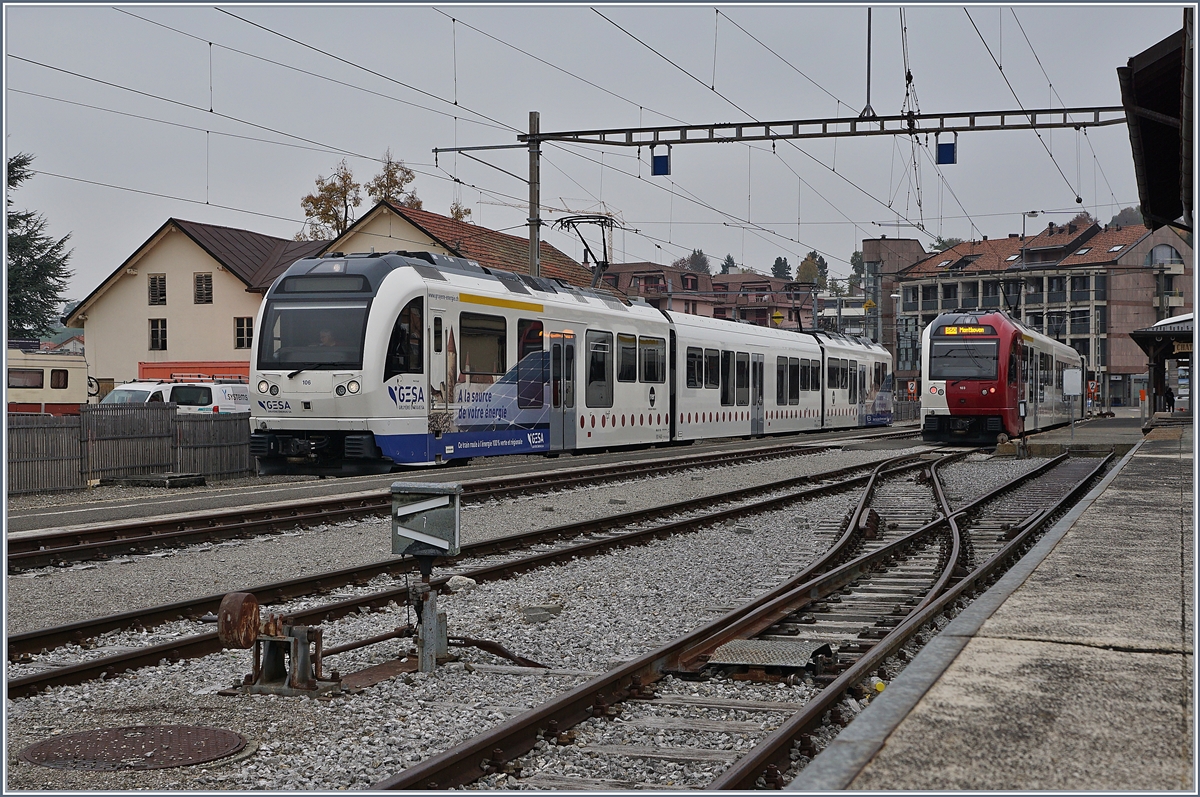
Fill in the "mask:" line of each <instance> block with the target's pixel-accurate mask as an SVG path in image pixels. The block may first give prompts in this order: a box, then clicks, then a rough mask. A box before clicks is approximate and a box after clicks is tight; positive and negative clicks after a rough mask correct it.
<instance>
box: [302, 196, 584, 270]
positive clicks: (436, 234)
mask: <svg viewBox="0 0 1200 797" xmlns="http://www.w3.org/2000/svg"><path fill="white" fill-rule="evenodd" d="M539 243H540V246H539V248H538V253H539V256H540V260H539V263H540V268H541V272H542V276H543V277H546V278H548V279H561V280H563V281H564V282H567V283H570V284H571V285H575V286H577V287H587V286H589V285H591V284H592V272H591V271H590V270H588V269H586V268H584V267H583V266H581V265H580V264H579V263H577V262H575V261H574V260H573V259H572V258H570V257H568V256H567V255H565V254H563V253H562V252H561V251H559V250H558V249H556V248H554V247H553V246H551V245H550V244H548V243H546V242H545V241H540V242H539ZM392 251H401V252H438V253H440V254H443V255H451V256H453V257H465V258H467V259H469V260H474V261H476V262H477V263H479V265H481V266H483V267H484V268H495V269H500V270H503V271H512V272H516V273H518V274H528V273H529V239H528V238H522V237H520V236H517V235H509V234H508V233H504V232H497V231H495V230H489V229H487V228H486V227H480V226H478V225H476V224H470V223H469V222H465V221H456V220H455V219H452V218H450V217H449V216H443V215H441V214H440V213H431V212H430V211H428V210H414V209H413V208H407V207H404V206H403V205H400V204H398V203H394V202H387V201H384V202H380V203H378V204H377V205H375V207H373V208H371V209H370V210H368V211H367V212H366V213H364V214H363V216H362V217H361V218H359V219H358V221H356V222H354V224H352V225H351V226H350V227H349V229H347V230H346V231H345V232H344V233H342V234H341V235H340V236H338V237H337V239H336V240H334V241H331V242H329V244H328V245H327V246H326V247H325V248H324V249H323V250H322V253H324V252H343V253H350V252H392Z"/></svg>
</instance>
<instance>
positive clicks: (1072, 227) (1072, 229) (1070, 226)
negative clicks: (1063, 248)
mask: <svg viewBox="0 0 1200 797" xmlns="http://www.w3.org/2000/svg"><path fill="white" fill-rule="evenodd" d="M1077 229H1078V228H1077V227H1076V226H1075V225H1074V224H1068V225H1067V232H1068V233H1071V234H1073V233H1074V232H1075V230H1077Z"/></svg>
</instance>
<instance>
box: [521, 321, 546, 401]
mask: <svg viewBox="0 0 1200 797" xmlns="http://www.w3.org/2000/svg"><path fill="white" fill-rule="evenodd" d="M517 356H518V357H520V359H519V360H517V407H518V408H520V409H537V408H539V407H541V406H542V404H543V403H544V401H545V398H544V394H545V388H543V385H545V384H546V376H547V374H546V370H547V369H546V357H547V354H546V352H545V351H543V350H542V322H541V321H532V320H529V319H526V318H522V319H519V320H518V321H517Z"/></svg>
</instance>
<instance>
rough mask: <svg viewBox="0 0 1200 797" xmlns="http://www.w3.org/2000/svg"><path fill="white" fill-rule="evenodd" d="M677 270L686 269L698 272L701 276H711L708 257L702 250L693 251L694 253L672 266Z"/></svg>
mask: <svg viewBox="0 0 1200 797" xmlns="http://www.w3.org/2000/svg"><path fill="white" fill-rule="evenodd" d="M671 265H672V266H674V267H675V268H686V269H688V270H689V271H696V272H699V273H700V274H711V273H712V272H711V271H710V267H709V263H708V255H706V254H704V250H702V249H693V250H692V253H691V254H690V255H688V256H687V257H681V258H679V259H678V260H676V261H675V262H674V263H672V264H671Z"/></svg>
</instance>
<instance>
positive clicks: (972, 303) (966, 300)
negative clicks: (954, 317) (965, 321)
mask: <svg viewBox="0 0 1200 797" xmlns="http://www.w3.org/2000/svg"><path fill="white" fill-rule="evenodd" d="M962 306H963V309H967V308H970V307H978V306H979V298H978V297H976V296H964V297H963V298H962Z"/></svg>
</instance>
